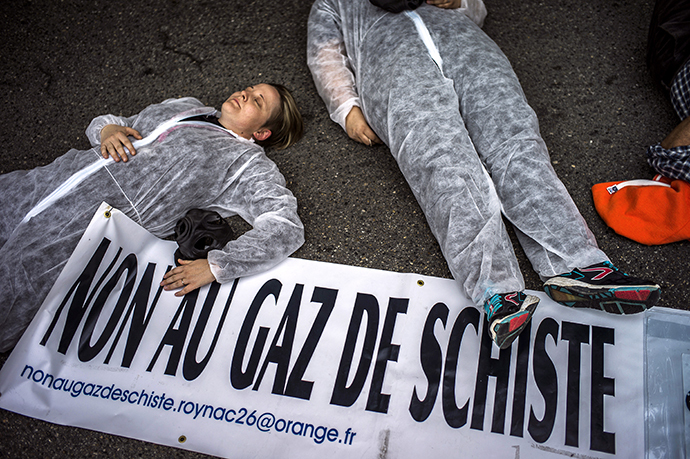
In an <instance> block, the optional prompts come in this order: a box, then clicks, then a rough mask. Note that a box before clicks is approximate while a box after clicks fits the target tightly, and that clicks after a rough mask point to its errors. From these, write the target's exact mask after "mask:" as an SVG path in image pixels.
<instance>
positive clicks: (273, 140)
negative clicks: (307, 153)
mask: <svg viewBox="0 0 690 459" xmlns="http://www.w3.org/2000/svg"><path fill="white" fill-rule="evenodd" d="M268 84H270V85H271V86H273V87H274V88H276V90H277V91H278V94H279V95H280V109H279V110H277V111H276V113H274V114H272V115H271V118H269V120H268V121H267V122H266V125H265V126H263V127H265V128H266V129H268V130H270V131H271V135H270V136H269V137H268V138H267V139H266V140H257V141H256V143H258V144H259V145H261V146H262V147H265V148H268V147H272V148H276V149H278V150H282V149H284V148H287V147H289V146H290V145H293V144H294V143H295V142H297V141H298V140H299V139H301V138H302V134H303V133H304V123H303V121H302V115H301V114H300V112H299V110H298V109H297V103H296V102H295V99H294V97H292V94H291V93H290V91H289V90H288V89H287V88H286V87H285V86H283V85H281V84H274V83H268Z"/></svg>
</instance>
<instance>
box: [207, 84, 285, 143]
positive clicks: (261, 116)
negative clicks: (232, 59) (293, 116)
mask: <svg viewBox="0 0 690 459" xmlns="http://www.w3.org/2000/svg"><path fill="white" fill-rule="evenodd" d="M276 110H280V95H279V94H278V91H277V90H276V88H274V87H273V86H271V85H270V84H264V83H262V84H257V85H256V86H249V87H248V88H247V89H245V90H244V91H238V92H236V93H234V94H232V95H231V96H230V97H229V98H228V100H226V101H225V102H224V103H223V106H222V107H221V110H220V113H221V114H220V118H219V121H220V123H221V124H222V125H223V126H225V127H226V128H228V129H230V130H231V131H233V132H234V133H236V134H238V135H240V136H242V137H244V138H246V139H249V138H251V137H255V138H256V139H257V140H265V139H267V138H268V137H269V136H270V135H271V131H269V130H268V129H265V128H264V126H266V123H267V122H268V120H269V119H270V118H271V115H273V113H275V111H276Z"/></svg>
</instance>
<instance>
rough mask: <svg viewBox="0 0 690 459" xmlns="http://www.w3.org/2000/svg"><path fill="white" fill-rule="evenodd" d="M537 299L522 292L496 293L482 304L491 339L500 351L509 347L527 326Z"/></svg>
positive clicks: (537, 301)
mask: <svg viewBox="0 0 690 459" xmlns="http://www.w3.org/2000/svg"><path fill="white" fill-rule="evenodd" d="M538 303H539V298H537V297H536V296H533V295H525V294H524V293H522V292H513V293H501V294H499V293H497V294H496V295H494V296H492V297H491V298H489V299H488V300H486V303H484V311H485V312H486V320H487V321H488V322H489V332H490V333H491V339H492V340H494V343H496V344H497V345H498V347H500V348H501V349H505V348H507V347H510V345H511V344H513V341H515V338H517V336H518V335H519V334H520V332H521V331H522V330H523V329H524V328H525V327H526V326H527V324H528V323H529V321H530V319H532V314H534V310H535V309H536V308H537V304H538Z"/></svg>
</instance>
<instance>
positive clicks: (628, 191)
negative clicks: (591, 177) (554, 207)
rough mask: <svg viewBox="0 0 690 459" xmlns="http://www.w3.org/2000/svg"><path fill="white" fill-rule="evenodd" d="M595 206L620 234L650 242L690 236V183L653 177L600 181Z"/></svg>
mask: <svg viewBox="0 0 690 459" xmlns="http://www.w3.org/2000/svg"><path fill="white" fill-rule="evenodd" d="M592 195H593V197H594V207H596V209H597V212H599V215H600V216H601V218H602V219H603V220H604V222H606V224H607V225H608V226H609V227H611V228H612V229H613V230H614V231H615V232H616V233H618V234H620V235H621V236H625V237H627V238H630V239H632V240H633V241H637V242H640V243H642V244H647V245H659V244H668V243H671V242H676V241H682V240H685V239H690V183H688V182H685V181H683V180H671V179H668V178H665V177H662V176H660V175H657V176H656V177H654V180H629V181H624V182H608V183H598V184H596V185H594V186H593V187H592Z"/></svg>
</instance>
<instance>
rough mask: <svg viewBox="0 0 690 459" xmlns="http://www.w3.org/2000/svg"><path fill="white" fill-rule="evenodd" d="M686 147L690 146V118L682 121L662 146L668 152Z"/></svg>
mask: <svg viewBox="0 0 690 459" xmlns="http://www.w3.org/2000/svg"><path fill="white" fill-rule="evenodd" d="M685 145H690V116H689V117H687V118H685V119H684V120H683V121H681V123H680V124H679V125H678V126H676V128H675V129H674V130H673V131H671V133H670V134H669V135H668V136H666V138H665V139H664V140H663V141H662V142H661V146H662V147H664V148H665V149H667V150H669V149H671V148H675V147H681V146H685Z"/></svg>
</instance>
